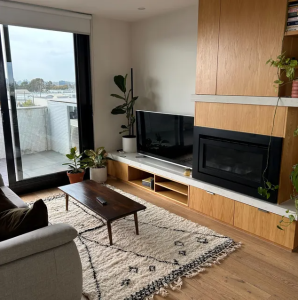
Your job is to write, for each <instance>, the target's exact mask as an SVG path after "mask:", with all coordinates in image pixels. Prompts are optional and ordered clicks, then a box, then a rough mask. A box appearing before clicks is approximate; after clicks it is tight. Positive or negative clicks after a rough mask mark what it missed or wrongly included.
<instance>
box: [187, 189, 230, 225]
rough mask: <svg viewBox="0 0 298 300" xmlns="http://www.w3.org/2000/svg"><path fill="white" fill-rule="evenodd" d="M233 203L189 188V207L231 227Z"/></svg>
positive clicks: (218, 196)
mask: <svg viewBox="0 0 298 300" xmlns="http://www.w3.org/2000/svg"><path fill="white" fill-rule="evenodd" d="M234 204H235V201H234V200H232V199H229V198H225V197H223V196H220V195H216V194H213V193H208V192H207V191H204V190H201V189H199V188H196V187H193V186H190V193H189V207H190V208H192V209H194V210H196V211H198V212H201V213H203V214H205V215H208V216H210V217H212V218H214V219H218V220H220V221H222V222H225V223H228V224H230V225H233V223H234Z"/></svg>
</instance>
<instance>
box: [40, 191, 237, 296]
mask: <svg viewBox="0 0 298 300" xmlns="http://www.w3.org/2000/svg"><path fill="white" fill-rule="evenodd" d="M107 186H108V187H109V188H111V189H113V190H115V191H117V192H118V193H121V194H123V195H125V196H127V197H129V198H131V199H133V200H135V201H137V202H140V203H142V204H144V205H145V206H146V207H147V209H146V210H145V211H142V212H140V213H139V214H138V216H139V218H138V219H139V230H140V235H139V236H137V235H136V234H135V226H134V220H133V216H129V217H126V218H124V219H122V220H119V221H116V222H115V223H113V224H112V231H113V242H114V245H113V246H110V245H109V240H108V232H107V227H106V223H105V221H104V220H102V219H101V218H100V217H99V216H98V215H96V214H94V213H93V212H92V211H90V210H88V209H86V208H85V207H84V206H82V205H80V204H78V202H76V201H75V200H73V199H71V198H70V202H69V211H65V198H64V196H63V195H57V196H54V197H50V198H47V199H45V203H46V205H47V207H48V211H49V218H50V223H51V224H56V223H68V224H70V225H72V226H73V227H75V228H76V229H77V231H78V232H79V236H78V238H77V239H76V241H75V242H76V244H77V247H78V250H79V252H80V256H81V261H82V265H83V281H84V283H83V295H84V297H85V298H87V299H90V300H124V299H125V300H141V299H153V298H154V295H156V294H159V295H162V296H166V295H167V290H168V289H172V290H176V289H180V288H181V286H182V279H183V277H188V278H189V277H193V276H195V275H197V274H198V273H201V272H203V271H204V268H206V267H210V266H212V265H213V264H216V263H219V262H220V261H221V260H222V259H224V258H225V257H226V256H227V255H228V254H229V253H231V252H233V251H234V250H236V249H237V248H239V247H240V243H236V242H234V241H233V240H232V239H230V238H229V237H226V236H222V235H220V234H217V233H216V232H214V231H212V230H210V229H208V228H206V227H203V226H200V225H199V224H196V223H193V222H191V221H188V220H186V219H184V218H182V217H179V216H177V215H175V214H172V213H170V212H168V211H166V210H164V209H162V208H159V207H157V206H155V205H153V204H150V203H148V202H146V201H144V200H142V199H140V198H138V197H136V196H133V195H131V194H127V193H125V192H123V191H121V190H119V189H116V188H114V187H112V186H109V185H107Z"/></svg>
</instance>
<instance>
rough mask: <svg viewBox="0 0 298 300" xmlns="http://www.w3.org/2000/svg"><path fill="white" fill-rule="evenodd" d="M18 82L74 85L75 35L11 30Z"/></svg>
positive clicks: (20, 29) (14, 27)
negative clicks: (37, 81)
mask: <svg viewBox="0 0 298 300" xmlns="http://www.w3.org/2000/svg"><path fill="white" fill-rule="evenodd" d="M9 36H10V47H11V55H12V65H13V72H14V78H15V81H20V80H21V81H22V80H24V79H27V80H29V81H30V80H32V79H34V78H42V79H44V80H45V81H50V80H51V81H53V82H56V81H59V80H65V81H71V82H75V66H74V49H73V34H71V33H65V32H57V31H50V30H41V29H31V28H24V27H17V26H9Z"/></svg>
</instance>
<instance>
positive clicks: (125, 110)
mask: <svg viewBox="0 0 298 300" xmlns="http://www.w3.org/2000/svg"><path fill="white" fill-rule="evenodd" d="M126 79H127V74H126V75H125V77H124V76H122V75H118V76H115V77H114V82H115V84H116V85H117V87H118V88H119V89H120V91H121V92H122V93H123V95H118V94H111V96H112V97H114V98H118V99H121V100H123V101H124V103H123V104H121V105H118V106H117V107H115V108H114V109H113V110H112V111H111V113H112V114H113V115H124V114H125V115H126V119H127V124H126V125H122V126H121V129H122V131H121V132H119V134H122V133H124V132H128V135H129V136H133V126H134V123H135V121H136V119H135V116H134V113H133V107H134V104H135V102H136V101H137V100H138V98H139V97H131V93H132V89H130V90H129V91H127V88H126Z"/></svg>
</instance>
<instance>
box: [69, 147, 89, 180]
mask: <svg viewBox="0 0 298 300" xmlns="http://www.w3.org/2000/svg"><path fill="white" fill-rule="evenodd" d="M82 155H83V153H78V152H77V148H76V147H73V148H71V149H70V153H69V154H66V157H67V158H68V159H69V160H72V162H71V163H65V164H63V165H65V166H69V168H70V170H69V171H67V176H68V178H69V182H70V183H77V182H81V181H83V179H84V175H85V169H86V167H87V164H86V163H85V162H83V160H81V158H82Z"/></svg>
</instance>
